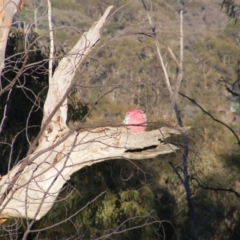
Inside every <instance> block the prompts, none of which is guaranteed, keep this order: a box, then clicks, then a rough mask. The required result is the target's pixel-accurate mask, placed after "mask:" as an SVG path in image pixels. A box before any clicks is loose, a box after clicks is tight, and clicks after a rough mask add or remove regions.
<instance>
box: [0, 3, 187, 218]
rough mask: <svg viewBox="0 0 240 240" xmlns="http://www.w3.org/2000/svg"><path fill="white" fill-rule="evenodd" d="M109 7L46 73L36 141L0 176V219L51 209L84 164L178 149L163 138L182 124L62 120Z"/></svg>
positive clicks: (35, 214) (38, 215) (40, 214)
mask: <svg viewBox="0 0 240 240" xmlns="http://www.w3.org/2000/svg"><path fill="white" fill-rule="evenodd" d="M111 8H112V6H110V7H108V8H107V9H106V11H105V13H104V14H103V16H102V17H101V19H100V20H99V21H98V22H96V23H95V24H94V25H93V26H92V27H91V28H90V30H89V31H88V32H86V33H84V34H83V36H82V37H81V38H80V40H79V41H78V43H77V44H76V45H75V46H74V47H73V49H72V50H71V51H70V52H69V54H68V55H67V56H65V57H64V58H63V59H62V60H61V62H60V64H59V66H58V67H57V69H56V71H55V73H54V75H53V77H52V78H49V79H50V80H49V91H48V95H47V99H46V102H45V105H44V117H43V121H42V128H41V131H40V134H39V137H38V138H37V140H38V146H37V148H36V149H35V150H34V151H33V147H32V148H31V149H30V151H29V154H28V156H27V157H26V158H24V159H23V160H22V161H21V162H20V163H19V164H18V165H17V166H15V167H14V168H13V169H12V170H11V171H9V172H8V174H7V175H5V176H3V177H2V178H1V180H0V218H11V217H20V218H30V219H40V218H41V217H43V216H44V215H45V214H46V213H47V212H48V211H49V210H50V208H51V207H52V205H53V204H54V202H55V200H56V198H57V196H58V194H59V192H60V191H61V188H62V186H63V185H64V183H65V182H66V181H67V180H68V179H69V178H70V176H71V175H72V174H73V173H74V172H76V171H77V170H79V169H81V168H83V167H85V166H89V165H92V164H95V163H98V162H102V161H106V160H109V159H119V158H120V159H132V160H141V159H147V158H153V157H155V156H158V155H160V154H166V153H171V152H173V151H176V150H177V149H178V148H177V147H176V146H174V145H171V144H165V143H164V142H163V140H164V139H166V138H167V137H169V136H170V134H180V133H181V132H182V131H185V130H186V129H183V128H175V129H174V128H161V129H157V130H153V131H149V132H144V133H141V134H132V133H130V132H129V131H128V130H127V129H126V128H125V127H115V128H114V127H111V128H110V127H104V128H103V127H102V128H95V129H92V130H88V131H80V132H75V131H70V129H69V128H68V127H67V125H66V118H67V95H68V90H69V89H71V87H72V81H73V77H74V75H75V72H76V70H77V68H78V67H79V65H80V64H81V62H82V61H83V59H84V58H85V57H86V56H87V55H88V54H89V53H90V51H91V50H92V49H93V47H94V46H95V45H96V44H97V42H98V41H99V40H100V30H101V28H102V27H103V25H104V23H105V21H106V19H107V16H108V14H109V12H110V10H111ZM12 16H13V15H12ZM34 144H35V143H33V145H34Z"/></svg>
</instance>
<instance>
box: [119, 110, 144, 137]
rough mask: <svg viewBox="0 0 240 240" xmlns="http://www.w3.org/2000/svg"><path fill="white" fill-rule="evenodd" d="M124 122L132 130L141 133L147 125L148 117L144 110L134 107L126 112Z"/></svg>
mask: <svg viewBox="0 0 240 240" xmlns="http://www.w3.org/2000/svg"><path fill="white" fill-rule="evenodd" d="M123 123H124V124H126V125H127V128H128V129H129V130H130V131H131V132H133V133H141V132H144V131H145V129H146V127H147V117H146V115H145V114H144V112H143V111H141V110H138V109H132V110H130V111H128V112H127V113H126V116H125V119H124V121H123Z"/></svg>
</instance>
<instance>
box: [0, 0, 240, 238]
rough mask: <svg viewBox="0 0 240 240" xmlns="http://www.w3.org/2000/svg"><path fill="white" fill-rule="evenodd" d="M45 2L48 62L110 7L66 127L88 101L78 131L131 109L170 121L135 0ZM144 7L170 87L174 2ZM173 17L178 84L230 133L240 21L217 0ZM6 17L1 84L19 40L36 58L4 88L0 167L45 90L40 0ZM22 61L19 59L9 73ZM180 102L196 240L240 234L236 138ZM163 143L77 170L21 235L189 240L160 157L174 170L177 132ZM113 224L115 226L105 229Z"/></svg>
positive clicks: (35, 122) (9, 231) (19, 151)
mask: <svg viewBox="0 0 240 240" xmlns="http://www.w3.org/2000/svg"><path fill="white" fill-rule="evenodd" d="M51 2H52V8H53V24H54V28H55V30H54V37H55V56H56V60H55V63H54V64H55V66H57V64H58V61H59V59H60V58H61V57H62V56H64V54H65V53H66V52H67V51H68V50H69V49H71V47H72V46H73V44H74V43H75V42H76V41H77V39H78V38H79V36H80V35H81V34H82V33H83V32H84V31H87V30H88V29H89V27H90V26H91V25H92V24H93V22H95V21H96V20H98V18H99V17H100V16H101V15H102V14H103V12H104V10H105V9H106V7H107V6H109V5H114V10H113V14H112V15H111V17H110V19H109V21H108V23H107V25H106V26H105V28H104V29H103V38H102V40H101V42H100V43H99V44H98V46H97V47H96V48H95V50H94V52H92V54H91V56H88V58H87V59H86V61H85V62H84V64H83V65H82V66H81V68H80V69H79V72H78V74H77V76H76V85H75V88H74V89H73V90H72V92H71V94H70V96H69V113H68V114H69V115H68V125H69V126H70V127H72V126H74V125H75V124H77V123H78V122H79V121H81V120H82V119H83V117H84V116H85V115H86V113H87V112H88V111H89V109H91V108H92V107H93V106H95V107H94V110H93V111H92V112H91V114H90V116H89V117H88V118H87V119H86V120H85V122H84V127H85V128H87V129H88V128H90V127H94V126H99V125H104V126H105V125H112V126H118V125H121V124H122V120H123V118H124V115H125V113H126V111H127V110H129V109H130V108H132V107H137V108H141V109H142V110H144V111H145V112H146V114H147V116H148V121H149V127H148V129H149V130H150V129H153V128H157V127H159V126H163V125H166V124H167V123H166V122H168V121H169V122H171V123H174V122H175V119H174V117H172V118H170V119H164V115H165V114H166V111H167V110H168V107H169V103H170V99H169V93H168V90H167V88H166V84H165V80H164V75H163V71H162V67H161V65H160V62H159V60H158V58H157V54H156V48H155V45H154V40H153V39H152V38H150V37H148V35H149V34H150V33H151V27H150V26H149V23H148V21H147V17H146V11H145V10H144V8H143V5H142V2H141V1H126V0H120V1H117V0H105V1H100V0H94V1H93V0H89V1H87V2H86V1H83V0H61V1H58V0H52V1H51ZM147 8H148V9H149V14H150V16H151V18H152V21H153V23H154V25H155V31H156V38H157V40H158V41H159V43H160V46H161V52H162V54H163V57H164V61H165V63H166V66H167V70H168V73H169V76H170V78H171V82H172V83H173V84H174V82H175V81H176V76H177V67H176V64H175V62H174V61H173V59H172V58H171V56H170V55H169V52H168V51H167V47H170V48H171V49H172V50H173V52H174V53H175V55H176V57H177V58H178V57H179V8H180V5H179V4H178V2H177V1H175V0H169V1H167V3H166V2H164V1H154V0H153V1H151V2H150V1H149V2H147ZM183 16H184V79H183V82H182V85H181V88H180V91H181V92H182V93H184V94H186V95H188V96H189V97H191V98H193V99H195V100H196V101H197V102H198V103H199V104H200V105H201V106H202V107H203V108H204V109H205V110H206V111H208V112H209V113H210V114H212V115H213V116H214V117H215V118H217V119H219V120H221V121H224V122H225V123H226V124H228V125H229V126H230V127H231V128H232V129H233V130H234V131H235V133H236V135H237V136H240V125H239V110H240V109H239V108H238V107H234V108H231V106H232V105H233V104H235V105H234V106H236V105H239V104H240V103H239V98H238V97H236V96H235V97H234V96H233V95H232V94H230V93H229V92H228V91H227V90H226V86H228V87H231V86H232V84H233V83H234V82H238V81H239V79H238V68H239V66H238V65H239V43H240V42H239V41H240V38H239V24H240V23H239V22H238V21H237V22H235V19H233V20H230V19H228V17H227V15H226V14H225V13H224V11H222V10H221V6H220V2H219V1H215V0H207V1H204V2H203V1H198V0H192V1H186V4H185V6H184V14H183ZM35 19H37V21H35ZM15 20H16V21H15V24H14V28H13V29H12V32H11V34H10V36H9V41H8V47H7V53H6V57H7V58H6V68H5V70H4V72H3V85H4V84H6V83H7V82H8V81H9V80H11V79H12V78H13V77H14V76H15V75H16V71H12V70H11V69H14V68H13V66H16V65H15V63H16V61H18V59H21V58H22V57H23V56H22V55H23V54H24V49H25V45H24V43H25V42H26V41H25V40H26V36H28V38H29V40H28V44H29V46H30V45H31V43H34V44H32V46H31V49H32V52H31V55H30V58H29V62H31V63H36V62H38V63H39V62H41V67H42V68H39V64H35V65H33V67H32V68H30V69H28V71H26V72H24V73H23V74H22V76H21V78H20V79H19V82H18V83H17V84H16V85H15V86H14V87H13V90H12V91H13V92H14V94H13V93H12V94H10V95H9V96H10V97H9V99H10V100H8V104H9V107H8V119H7V121H6V123H5V125H4V132H3V133H4V134H3V135H2V136H0V137H1V139H0V140H1V142H2V143H1V144H0V153H1V167H0V169H1V174H5V173H6V172H7V170H8V168H9V167H12V166H13V165H14V164H15V163H16V162H17V161H18V160H20V159H21V158H22V157H24V156H25V154H26V152H27V150H28V147H29V144H30V142H31V140H32V139H34V137H35V136H36V134H37V132H38V131H39V128H40V124H41V118H42V106H43V103H44V98H45V96H46V93H47V72H46V71H45V69H46V67H47V57H48V45H49V42H48V36H47V32H48V28H47V24H48V23H47V16H46V2H44V1H43V2H42V4H41V3H39V1H33V0H32V1H30V0H29V1H28V5H27V6H26V7H25V8H24V9H23V10H22V11H21V12H20V13H19V14H18V15H17V16H16V19H15ZM34 21H35V22H34ZM16 54H17V55H16ZM20 65H21V62H20V63H19V66H17V68H19V67H21V66H20ZM20 85H21V86H24V87H21V88H20V87H19V86H20ZM107 92H109V93H108V94H106V95H105V96H104V97H103V98H101V97H102V95H104V94H105V93H107ZM36 96H37V97H36ZM100 98H101V100H99V99H100ZM7 99H8V94H5V95H4V96H3V97H2V98H1V102H0V113H1V116H2V115H3V112H4V106H5V105H4V104H5V102H6V101H7ZM36 99H38V102H37V103H36ZM96 103H97V104H96ZM179 108H180V111H181V116H182V119H183V122H184V125H186V126H187V125H190V126H191V127H192V128H191V130H190V132H189V135H188V138H189V144H190V146H189V176H190V179H191V190H192V197H193V201H194V207H195V211H196V216H197V223H196V226H197V231H198V235H199V238H200V239H209V240H210V239H240V230H239V229H240V228H239V227H240V201H239V200H240V199H239V198H240V196H239V195H238V194H237V193H239V194H240V175H239V171H240V169H239V168H240V162H239V161H240V158H239V157H240V156H239V145H238V144H237V139H236V138H235V137H234V136H233V134H232V133H231V132H230V131H229V130H228V129H227V128H225V127H224V126H223V125H221V124H219V123H217V122H214V121H213V120H212V119H211V118H210V117H209V116H207V115H206V114H205V113H203V112H202V111H201V110H200V109H199V108H198V107H197V106H196V105H195V104H193V103H192V102H190V101H189V100H187V99H186V98H183V97H181V98H179ZM29 112H30V115H29ZM29 116H30V118H29ZM26 119H28V122H27V124H26ZM29 119H30V120H29ZM29 139H30V140H29ZM172 141H173V142H174V144H177V145H178V146H179V147H180V150H179V151H178V152H177V153H175V154H169V155H166V156H160V157H157V158H155V159H146V160H145V161H139V162H136V161H134V162H131V161H127V160H125V161H123V160H121V161H120V160H114V161H108V162H103V163H99V164H96V165H93V166H91V167H87V168H84V169H82V170H80V171H78V172H76V173H75V174H74V175H73V176H72V177H71V179H70V180H69V181H68V183H67V184H66V185H65V186H64V188H63V191H62V192H61V194H60V196H59V198H58V201H57V202H56V203H55V204H54V206H53V208H52V209H51V211H50V212H49V213H48V214H47V215H46V216H45V217H44V218H42V219H41V220H40V221H37V222H35V224H34V226H33V228H32V230H34V231H35V232H32V233H31V234H29V239H71V238H72V239H95V238H97V239H98V238H99V239H100V237H101V236H103V235H104V234H106V235H107V234H113V235H112V236H109V237H106V238H104V239H191V238H190V232H189V231H190V228H189V217H188V206H187V202H186V193H185V189H184V187H183V185H182V183H181V182H180V181H179V178H178V177H177V175H176V174H175V172H174V171H173V169H172V168H171V166H170V164H169V162H171V163H173V164H174V166H175V168H176V169H179V170H181V169H182V167H183V166H182V150H183V147H184V146H182V144H183V143H182V141H181V138H175V139H172ZM3 142H4V144H3ZM6 143H7V144H6ZM10 156H12V157H11V158H10ZM79 157H81V156H79ZM226 189H230V190H231V191H225V190H226ZM234 191H235V192H234ZM71 216H72V217H71ZM61 222H62V223H61ZM58 223H59V224H58ZM60 223H61V224H60ZM146 223H147V224H146ZM120 224H122V225H121V226H120V227H119V229H118V231H119V232H121V233H113V232H114V229H117V228H118V226H119V225H120ZM144 224H145V225H144ZM26 225H27V222H26V221H25V220H21V221H20V220H17V219H11V220H8V221H6V222H5V224H4V225H2V226H1V236H6V237H5V239H8V237H9V236H11V237H12V239H17V238H18V239H21V236H22V235H21V234H22V233H23V232H24V229H25V228H26ZM142 225H144V226H142ZM10 226H11V227H10ZM12 226H15V228H14V230H13V227H12ZM137 226H142V227H137ZM127 229H131V230H128V231H125V230H127Z"/></svg>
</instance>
